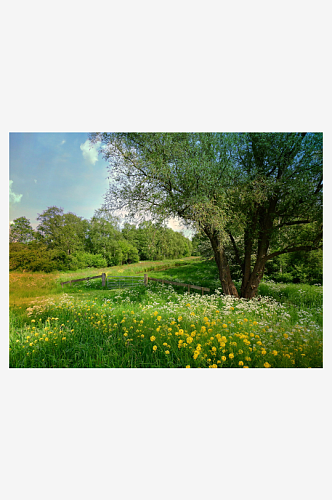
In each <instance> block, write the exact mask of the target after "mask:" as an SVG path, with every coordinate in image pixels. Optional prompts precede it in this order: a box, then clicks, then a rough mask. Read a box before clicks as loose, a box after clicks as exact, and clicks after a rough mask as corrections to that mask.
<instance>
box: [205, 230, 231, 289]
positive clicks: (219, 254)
mask: <svg viewBox="0 0 332 500" xmlns="http://www.w3.org/2000/svg"><path fill="white" fill-rule="evenodd" d="M204 232H205V234H206V235H207V236H208V238H209V239H210V241H211V245H212V248H213V253H214V258H215V261H216V264H217V267H218V271H219V279H220V282H221V286H222V290H223V292H224V294H225V295H233V296H234V297H236V298H239V294H238V291H237V289H236V286H235V285H234V283H233V281H232V278H231V272H230V269H229V265H228V261H227V257H226V254H225V251H224V248H223V246H222V243H221V242H220V239H219V237H218V234H217V232H216V231H211V230H210V228H207V227H205V228H204Z"/></svg>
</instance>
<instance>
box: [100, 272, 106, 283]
mask: <svg viewBox="0 0 332 500" xmlns="http://www.w3.org/2000/svg"><path fill="white" fill-rule="evenodd" d="M105 285H106V274H105V273H101V286H105Z"/></svg>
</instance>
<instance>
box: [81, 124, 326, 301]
mask: <svg viewBox="0 0 332 500" xmlns="http://www.w3.org/2000/svg"><path fill="white" fill-rule="evenodd" d="M322 139H323V138H322V134H320V133H239V134H222V133H188V134H185V133H173V134H169V133H95V134H91V135H90V140H91V142H92V143H95V142H97V141H100V143H101V149H100V152H101V153H102V155H103V156H104V158H105V159H106V160H107V161H108V162H109V170H110V177H111V180H112V182H111V183H110V190H109V193H108V204H109V207H110V209H114V210H116V209H124V208H127V209H128V210H129V211H130V213H132V214H133V215H134V214H137V213H139V212H143V213H144V212H148V213H149V214H150V215H152V216H153V217H155V218H159V219H160V220H165V219H167V218H169V217H178V218H180V219H181V220H182V221H183V222H185V223H187V224H193V225H194V226H195V227H196V228H198V229H199V230H200V231H202V232H203V233H205V235H206V236H207V237H208V238H209V241H210V244H211V247H212V249H213V252H214V257H215V260H216V263H217V266H218V270H219V277H220V281H221V284H222V288H223V291H224V293H225V294H230V295H234V296H236V297H238V296H239V294H238V291H237V289H236V287H235V285H234V283H233V281H232V276H231V272H230V268H229V261H228V259H229V250H228V249H229V247H230V245H231V249H232V252H233V254H234V256H235V260H236V262H237V264H238V266H239V269H240V271H241V276H242V284H241V291H240V295H241V296H242V297H246V298H252V297H254V296H255V295H256V293H257V289H258V285H259V282H260V280H261V279H262V277H263V274H264V269H265V265H266V262H267V261H268V260H270V259H273V258H274V257H277V256H280V255H282V254H286V253H291V252H298V251H311V250H313V249H317V248H320V247H321V242H322V188H323V175H322V151H323V146H322ZM271 249H272V250H271Z"/></svg>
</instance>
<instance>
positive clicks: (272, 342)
mask: <svg viewBox="0 0 332 500" xmlns="http://www.w3.org/2000/svg"><path fill="white" fill-rule="evenodd" d="M174 264H177V265H176V267H171V266H172V261H168V262H166V261H163V262H158V263H156V262H153V263H151V262H150V263H142V264H141V265H132V266H122V267H118V268H110V269H107V270H91V269H90V270H89V272H87V270H84V271H78V272H75V273H73V272H72V273H57V274H54V275H51V276H50V275H44V274H38V273H30V275H28V273H24V274H23V273H22V274H19V273H10V279H11V285H10V292H11V295H10V297H11V298H10V306H11V307H10V345H9V348H10V352H9V355H10V356H9V357H10V367H45V368H46V367H48V368H57V367H74V368H88V367H91V368H97V367H101V368H106V367H114V368H116V367H124V368H131V367H146V368H151V367H155V368H186V367H188V368H189V367H190V368H218V367H224V368H225V367H226V368H302V367H303V368H308V367H310V368H315V367H317V368H318V367H322V365H323V359H322V352H323V342H322V287H320V286H309V285H283V284H275V283H273V282H269V281H266V282H263V283H262V284H261V286H260V289H259V296H258V297H257V298H256V299H254V300H252V301H247V300H244V299H241V300H237V299H234V298H232V297H225V296H223V295H222V293H221V289H220V282H219V281H218V275H217V268H216V265H215V263H214V262H201V261H200V259H197V258H191V259H181V260H179V261H176V262H174V261H173V266H174ZM101 272H107V273H108V274H109V275H110V274H112V275H113V276H114V275H121V274H122V275H127V276H129V275H131V274H139V273H140V274H144V273H148V275H149V276H151V277H158V278H164V279H168V280H170V281H179V282H184V283H189V284H196V285H199V286H204V287H208V288H210V290H211V292H210V293H209V294H205V295H203V296H202V295H201V294H200V292H199V293H197V292H195V291H193V292H192V293H191V294H190V295H189V294H188V292H187V291H186V289H185V288H182V287H177V286H169V285H161V284H160V283H155V282H150V283H149V285H148V286H147V287H144V285H142V286H137V287H135V288H133V289H122V290H104V289H102V287H101V280H99V279H98V280H91V281H89V282H84V281H83V282H79V283H76V284H73V285H72V286H69V285H65V286H64V288H63V289H62V287H61V286H60V285H59V283H60V282H61V281H68V280H69V279H79V278H80V277H86V276H89V275H90V276H94V275H97V274H101Z"/></svg>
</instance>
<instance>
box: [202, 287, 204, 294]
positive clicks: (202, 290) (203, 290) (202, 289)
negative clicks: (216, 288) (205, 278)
mask: <svg viewBox="0 0 332 500" xmlns="http://www.w3.org/2000/svg"><path fill="white" fill-rule="evenodd" d="M203 294H204V290H203V287H202V295H203Z"/></svg>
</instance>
